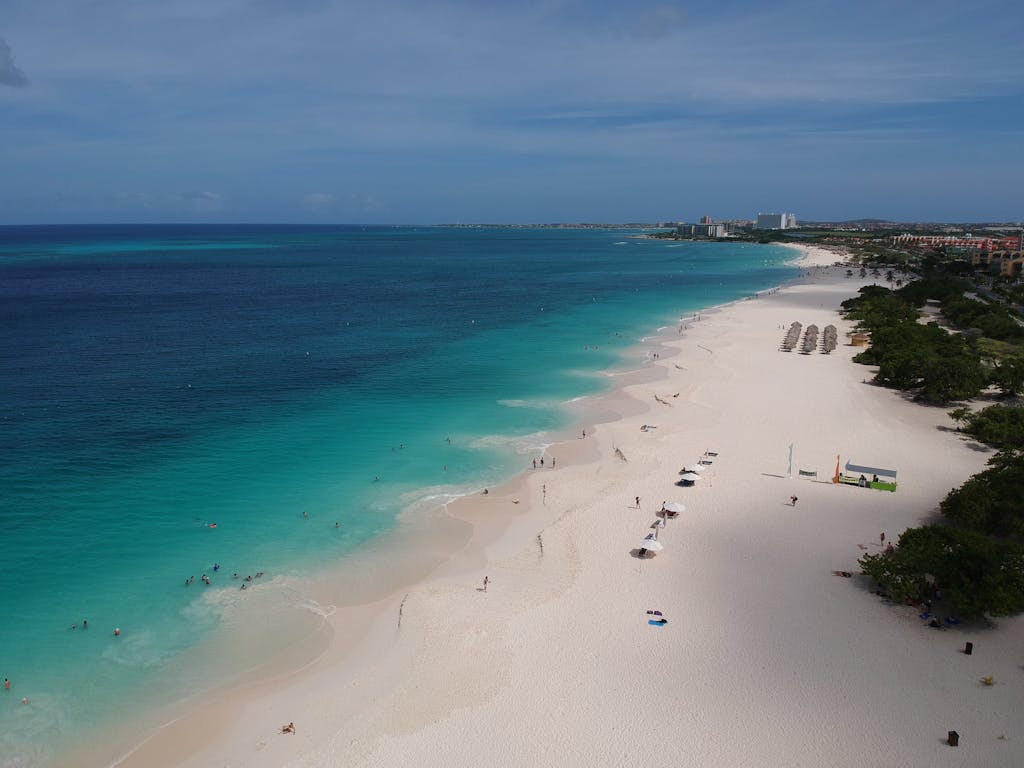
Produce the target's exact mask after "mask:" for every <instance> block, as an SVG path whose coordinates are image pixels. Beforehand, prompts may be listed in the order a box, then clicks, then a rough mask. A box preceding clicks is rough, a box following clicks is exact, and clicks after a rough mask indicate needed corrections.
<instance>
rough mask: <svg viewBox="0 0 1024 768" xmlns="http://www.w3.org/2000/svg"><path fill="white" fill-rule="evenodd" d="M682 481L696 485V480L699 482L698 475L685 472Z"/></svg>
mask: <svg viewBox="0 0 1024 768" xmlns="http://www.w3.org/2000/svg"><path fill="white" fill-rule="evenodd" d="M682 479H683V480H685V481H686V482H688V483H696V482H697V481H698V480H700V475H698V474H697V473H696V472H687V473H686V474H685V475H683V478H682Z"/></svg>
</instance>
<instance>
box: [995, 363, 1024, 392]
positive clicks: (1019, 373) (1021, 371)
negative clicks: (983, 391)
mask: <svg viewBox="0 0 1024 768" xmlns="http://www.w3.org/2000/svg"><path fill="white" fill-rule="evenodd" d="M992 363H993V366H994V367H993V369H992V376H991V381H992V383H993V384H995V385H996V386H997V387H999V388H1000V389H1001V390H1002V391H1003V394H1004V395H1007V396H1010V397H1012V396H1013V395H1017V394H1020V392H1021V391H1022V390H1024V355H1014V356H1012V357H1008V358H1003V359H1002V360H993V361H992Z"/></svg>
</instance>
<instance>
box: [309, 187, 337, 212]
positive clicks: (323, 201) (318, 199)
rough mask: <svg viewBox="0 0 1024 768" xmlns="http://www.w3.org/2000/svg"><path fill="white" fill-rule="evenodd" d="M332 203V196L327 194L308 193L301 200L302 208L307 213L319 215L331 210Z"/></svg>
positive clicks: (333, 199)
mask: <svg viewBox="0 0 1024 768" xmlns="http://www.w3.org/2000/svg"><path fill="white" fill-rule="evenodd" d="M334 203H335V197H334V195H332V194H329V193H327V192H310V193H309V194H308V195H304V196H303V198H302V207H303V208H305V209H306V210H307V211H312V212H313V213H319V212H322V211H325V210H327V209H329V208H333V207H334Z"/></svg>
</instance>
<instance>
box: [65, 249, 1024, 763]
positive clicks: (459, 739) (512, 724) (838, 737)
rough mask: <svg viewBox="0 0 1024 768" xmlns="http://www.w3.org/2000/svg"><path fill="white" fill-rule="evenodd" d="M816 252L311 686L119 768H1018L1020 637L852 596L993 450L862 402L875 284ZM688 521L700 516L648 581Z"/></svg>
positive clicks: (318, 659)
mask: <svg viewBox="0 0 1024 768" xmlns="http://www.w3.org/2000/svg"><path fill="white" fill-rule="evenodd" d="M801 250H803V251H804V254H803V255H804V258H805V261H804V262H803V263H804V264H806V265H807V266H808V275H807V277H806V278H805V279H804V280H803V281H802V282H800V283H799V284H796V285H793V286H789V287H786V288H783V289H781V290H779V291H777V292H772V293H769V294H766V295H763V296H759V297H757V298H754V299H751V300H747V301H740V302H737V303H735V304H732V305H728V306H726V307H722V308H719V309H716V310H711V311H708V312H702V313H701V315H700V318H699V320H697V319H694V320H689V319H688V320H686V321H685V323H684V325H685V328H684V329H683V330H682V331H681V332H677V331H676V330H675V329H672V330H671V331H670V332H669V333H667V334H665V335H664V336H662V337H659V338H658V339H651V340H649V343H648V344H646V345H644V346H642V347H641V348H640V349H639V350H638V355H637V359H638V361H639V360H641V359H643V357H644V354H645V353H650V354H649V355H648V359H649V362H645V363H643V365H642V366H641V365H638V368H639V370H637V371H635V372H631V373H623V374H621V375H618V376H617V377H616V382H617V384H618V385H619V386H618V387H617V388H616V389H615V391H613V392H612V393H611V394H609V395H608V396H605V397H603V398H602V399H601V402H600V403H585V404H583V405H584V407H585V408H590V409H591V410H589V411H587V412H589V413H593V412H598V413H602V414H607V415H608V416H607V419H606V420H601V421H596V420H588V421H581V423H580V429H581V430H583V429H585V430H586V438H585V439H584V438H582V437H578V438H572V439H569V440H567V441H566V442H564V443H561V444H557V445H555V446H553V447H552V448H551V449H550V450H549V451H548V453H547V455H546V457H545V458H546V459H547V460H546V462H545V467H544V468H543V469H541V468H538V469H537V470H532V469H529V468H527V469H526V470H525V471H524V474H523V475H522V476H521V477H519V478H516V479H515V480H514V481H513V482H511V483H510V484H509V485H508V486H507V487H505V488H500V489H491V492H490V493H489V494H488V495H486V496H483V495H481V496H474V497H471V498H466V499H463V500H461V501H460V502H458V503H456V504H454V505H452V506H451V507H450V509H449V510H448V512H449V514H450V515H451V516H452V518H453V521H452V525H453V526H455V527H456V528H457V529H458V532H459V533H458V535H457V536H454V537H449V538H448V539H446V542H447V543H446V544H445V546H441V545H439V546H438V550H439V551H443V556H438V558H437V560H436V562H433V561H431V563H428V564H426V565H424V566H423V567H422V569H421V570H422V571H423V573H421V574H420V575H419V576H418V577H417V579H418V580H417V581H416V582H415V583H414V584H412V585H411V586H409V585H402V584H397V585H394V586H390V587H389V588H388V589H386V590H381V592H382V594H373V595H370V596H368V597H367V599H366V601H365V603H364V604H362V605H357V606H354V607H350V608H345V609H341V610H338V611H337V612H336V613H335V614H334V615H332V616H330V617H328V618H326V619H325V620H324V621H325V626H324V631H323V633H321V634H320V635H318V637H317V640H316V641H315V642H312V641H311V647H309V648H302V649H296V651H295V659H294V664H293V666H297V667H301V668H300V669H298V670H297V671H296V670H292V671H289V672H288V673H287V674H285V673H284V672H283V671H282V673H281V674H275V675H273V676H269V677H267V676H264V677H262V678H261V679H257V680H253V681H247V682H245V683H244V684H242V685H239V686H237V687H235V688H231V689H229V690H225V691H221V692H219V693H217V694H215V695H213V696H210V697H208V698H207V699H206V700H204V701H203V702H199V703H193V704H191V705H190V706H189V708H188V710H187V711H186V712H183V713H181V717H180V718H179V719H178V720H176V721H175V722H174V723H171V724H170V725H168V726H166V727H164V728H162V729H160V730H159V731H158V732H157V733H155V734H153V735H152V736H151V737H150V738H149V739H148V740H147V741H146V742H145V743H144V744H142V745H141V746H138V747H137V748H135V749H134V750H133V751H131V752H129V753H128V754H125V750H120V752H119V754H121V755H122V756H123V759H121V760H120V761H119V762H118V763H117V764H118V765H120V766H124V767H128V766H146V768H154V767H156V768H159V767H160V766H195V767H196V768H198V767H200V766H202V767H203V768H207V767H208V766H249V767H255V768H263V767H265V768H271V767H275V768H276V767H277V766H289V767H294V768H299V767H309V768H312V767H314V766H346V767H351V766H402V765H416V766H443V767H444V768H461V767H462V766H466V767H467V768H468V767H470V766H472V767H473V768H480V766H530V765H533V766H548V765H579V766H622V765H644V766H648V767H651V766H704V767H706V766H728V767H729V768H737V767H739V766H790V765H807V766H826V765H827V766H838V767H841V766H850V767H851V768H852V767H854V766H856V767H857V768H863V767H864V766H1009V765H1022V764H1024V729H1022V728H1021V720H1020V714H1019V709H1020V704H1021V702H1022V701H1024V694H1022V685H1024V672H1022V666H1021V665H1024V620H1022V619H1020V618H1014V619H1006V620H999V621H997V622H995V623H994V624H993V625H991V626H988V625H960V626H957V627H953V628H950V629H943V630H936V629H930V628H928V627H927V626H926V624H925V622H924V621H922V620H921V619H919V618H918V616H917V611H916V610H915V609H913V608H912V607H908V606H893V605H890V604H887V603H885V602H883V601H882V600H881V599H880V598H879V597H877V596H876V595H874V594H873V593H872V591H871V587H870V585H869V584H868V583H867V582H866V580H864V579H863V578H862V577H860V576H854V577H853V578H844V577H841V576H835V575H833V571H836V570H840V571H850V572H853V573H855V574H856V573H857V572H858V571H859V568H858V565H857V558H858V557H860V556H861V555H862V554H864V553H865V552H877V551H879V549H880V546H881V545H880V541H879V534H880V533H881V532H885V533H886V534H887V536H888V539H889V540H891V541H895V540H896V539H897V538H898V536H899V534H900V533H901V532H902V531H903V530H904V529H905V528H906V527H908V526H913V525H917V524H920V523H921V522H922V521H924V520H928V519H931V518H932V517H933V516H934V515H936V514H937V506H938V502H939V500H940V499H941V498H942V497H943V496H944V495H945V494H946V493H947V492H948V491H949V489H950V488H951V487H953V486H955V485H959V484H960V483H961V482H963V481H964V480H965V479H966V478H967V477H968V476H970V475H971V474H973V473H975V472H977V471H979V470H981V469H982V468H983V467H984V465H985V462H986V460H987V459H988V457H989V456H990V453H991V452H990V451H989V450H987V449H985V448H983V447H981V446H978V445H977V444H974V443H972V442H971V441H969V440H966V439H964V438H963V436H961V435H959V434H957V433H956V432H953V431H950V427H951V426H952V423H951V421H950V419H949V418H948V416H947V415H946V410H945V409H937V408H928V407H924V406H920V405H916V404H914V403H911V402H908V401H907V400H906V399H905V398H903V397H902V396H901V395H900V394H899V393H897V392H893V391H890V390H886V389H882V388H879V387H875V386H872V385H870V384H867V383H865V380H866V379H868V378H869V377H870V371H869V369H867V368H865V367H863V366H858V365H856V364H854V363H852V362H851V358H852V357H853V355H854V354H855V353H856V351H857V350H855V349H854V348H852V347H850V346H848V345H846V344H845V341H846V336H845V333H846V331H848V330H849V325H848V324H847V323H846V322H845V321H843V320H842V319H841V318H840V317H839V316H838V315H837V313H836V310H837V308H838V306H839V303H840V302H841V301H842V300H843V299H845V298H847V297H849V296H851V295H853V294H854V293H855V291H856V289H857V288H858V287H860V285H862V284H863V283H862V282H861V281H859V280H857V279H848V278H846V277H845V271H846V270H845V269H839V268H831V269H829V268H824V267H820V268H819V267H817V266H815V264H831V263H832V262H833V261H834V260H835V258H836V256H835V254H832V253H828V252H825V251H819V250H816V249H813V248H807V247H802V248H801ZM815 260H817V261H815ZM793 321H799V322H800V323H802V324H803V325H804V326H807V325H809V324H812V323H814V324H817V325H818V326H819V328H824V327H825V326H826V325H828V324H834V325H836V326H837V327H838V328H839V340H840V346H839V348H838V349H837V350H836V351H835V352H833V353H832V354H829V355H825V354H821V353H820V352H815V353H813V354H809V355H803V354H799V353H796V352H793V353H784V352H781V351H780V350H779V343H780V341H781V340H782V338H783V336H784V335H785V331H786V329H787V328H788V327H789V324H790V323H791V322H793ZM654 353H657V355H658V357H657V359H650V358H653V354H654ZM643 425H650V426H651V427H653V428H650V429H647V430H646V431H644V430H642V429H641V427H642V426H643ZM790 445H792V446H793V448H792V455H793V463H792V475H793V476H792V477H789V470H790V467H789V452H790ZM707 451H711V452H713V453H714V454H717V455H714V456H712V457H710V461H711V464H709V465H706V470H705V471H704V472H703V473H702V475H701V480H700V481H699V482H697V484H696V485H695V486H693V487H687V488H680V487H676V486H675V485H674V483H675V481H676V480H677V479H678V477H679V470H680V469H681V468H682V467H683V466H684V465H687V464H691V463H694V462H697V461H698V460H699V459H700V458H701V457H702V456H704V455H705V452H707ZM837 455H839V456H841V460H842V462H844V463H845V462H846V461H847V460H848V459H850V460H853V461H854V462H856V463H860V464H868V465H873V466H882V467H894V468H896V469H898V470H899V477H898V480H899V488H898V490H897V491H896V492H895V493H887V492H883V491H874V490H865V489H860V488H856V487H848V486H837V485H834V484H833V483H832V482H831V477H832V474H833V472H834V470H835V466H836V459H837ZM551 457H555V458H556V459H557V465H556V466H555V468H551V460H550V459H551ZM538 458H539V457H538ZM799 470H805V471H809V472H816V473H817V477H816V478H808V477H802V476H800V475H799ZM791 496H797V497H798V501H797V503H796V504H795V505H792V504H791V503H790V497H791ZM636 497H639V499H640V504H639V508H637V505H636V503H635V499H636ZM514 500H518V503H514ZM672 500H675V501H679V502H682V503H683V504H685V506H686V511H685V512H682V513H681V514H679V515H678V516H677V517H676V518H674V519H671V520H668V521H667V524H666V525H665V527H664V528H663V529H662V530H661V531H660V534H659V540H660V542H661V544H662V545H663V547H664V549H663V550H662V551H659V552H657V553H656V555H654V556H653V557H650V558H647V559H638V558H637V557H636V556H635V550H636V549H637V547H638V545H639V544H640V542H641V540H642V539H643V538H644V537H645V536H646V535H648V534H649V533H651V532H652V531H653V530H654V529H653V528H652V527H651V526H652V524H654V522H655V520H656V519H658V518H657V516H656V513H657V511H658V510H659V509H660V508H661V505H662V502H663V501H672ZM460 537H461V538H460ZM456 539H457V551H456V552H454V553H452V552H451V551H450V550H451V549H452V547H451V546H450V545H451V542H452V541H454V540H456ZM485 576H486V577H487V578H488V585H487V589H486V591H483V590H482V584H483V580H484V577H485ZM648 610H658V611H661V612H662V614H663V615H664V618H666V619H667V620H668V621H667V623H666V624H664V625H662V626H652V625H650V624H649V623H648V620H649V619H650V618H652V616H650V615H648V614H647V611H648ZM399 617H400V623H399ZM967 641H971V642H973V643H974V653H973V655H966V654H964V653H963V652H962V649H963V647H964V643H965V642H967ZM314 646H315V647H314ZM309 657H315V659H314V660H313V661H311V662H309V661H308V658H309ZM287 668H288V661H287V660H286V661H283V662H282V663H281V670H285V669H287ZM986 675H992V676H993V677H994V679H995V685H993V686H985V685H983V684H981V682H980V678H981V677H983V676H986ZM289 722H293V723H294V724H295V727H296V733H295V734H294V735H292V734H281V733H280V727H281V726H282V725H283V724H285V723H289ZM951 730H955V731H957V732H958V733H959V735H960V745H959V746H958V747H955V748H954V747H951V746H949V745H947V743H946V737H947V732H948V731H951ZM79 757H82V755H79ZM108 762H109V761H108ZM79 764H84V763H79Z"/></svg>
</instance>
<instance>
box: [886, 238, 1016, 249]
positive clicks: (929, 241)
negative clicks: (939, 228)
mask: <svg viewBox="0 0 1024 768" xmlns="http://www.w3.org/2000/svg"><path fill="white" fill-rule="evenodd" d="M889 241H890V242H891V243H892V244H893V245H894V246H908V245H927V246H931V247H932V248H938V247H940V246H945V247H947V248H972V249H975V250H979V251H998V250H1010V249H1013V248H1019V242H1020V241H1019V239H1018V238H1016V237H974V236H972V235H961V236H956V235H910V234H903V235H895V236H893V237H890V238H889Z"/></svg>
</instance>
